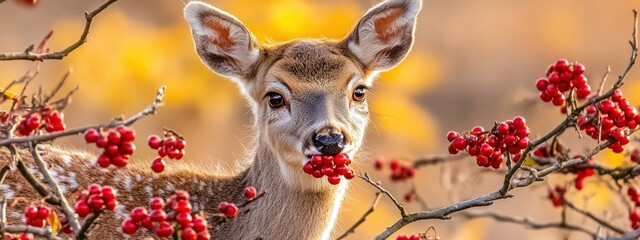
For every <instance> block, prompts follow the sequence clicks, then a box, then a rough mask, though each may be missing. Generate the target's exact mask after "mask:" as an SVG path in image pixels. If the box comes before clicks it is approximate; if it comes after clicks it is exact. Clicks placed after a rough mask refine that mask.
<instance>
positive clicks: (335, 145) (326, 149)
mask: <svg viewBox="0 0 640 240" xmlns="http://www.w3.org/2000/svg"><path fill="white" fill-rule="evenodd" d="M313 144H314V145H315V146H316V148H318V151H320V152H321V153H322V154H323V155H331V156H335V155H338V153H340V152H342V149H344V136H343V135H342V133H316V134H315V136H314V137H313Z"/></svg>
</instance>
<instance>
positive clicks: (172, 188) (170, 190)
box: [164, 182, 176, 192]
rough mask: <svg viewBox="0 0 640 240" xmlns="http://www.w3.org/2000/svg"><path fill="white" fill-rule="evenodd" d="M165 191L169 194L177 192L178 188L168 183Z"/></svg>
mask: <svg viewBox="0 0 640 240" xmlns="http://www.w3.org/2000/svg"><path fill="white" fill-rule="evenodd" d="M164 189H166V190H167V192H173V191H175V190H176V187H175V186H173V183H170V182H168V183H167V185H166V186H165V187H164Z"/></svg>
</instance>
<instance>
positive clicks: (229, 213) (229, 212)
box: [224, 203, 238, 218]
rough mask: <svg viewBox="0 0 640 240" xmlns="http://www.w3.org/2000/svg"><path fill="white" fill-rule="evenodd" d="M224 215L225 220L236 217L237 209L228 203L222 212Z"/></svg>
mask: <svg viewBox="0 0 640 240" xmlns="http://www.w3.org/2000/svg"><path fill="white" fill-rule="evenodd" d="M224 215H225V216H226V217H227V218H234V217H235V216H236V215H238V207H236V205H235V204H233V203H230V204H229V205H227V207H226V208H225V210H224Z"/></svg>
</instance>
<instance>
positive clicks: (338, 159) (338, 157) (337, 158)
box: [333, 154, 348, 166]
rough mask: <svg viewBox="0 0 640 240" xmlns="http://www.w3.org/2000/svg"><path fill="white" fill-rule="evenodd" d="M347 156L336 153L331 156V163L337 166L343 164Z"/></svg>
mask: <svg viewBox="0 0 640 240" xmlns="http://www.w3.org/2000/svg"><path fill="white" fill-rule="evenodd" d="M347 159H348V157H347V156H346V155H345V154H338V155H336V156H335V157H334V158H333V163H334V164H335V165H338V166H342V165H345V164H346V163H347Z"/></svg>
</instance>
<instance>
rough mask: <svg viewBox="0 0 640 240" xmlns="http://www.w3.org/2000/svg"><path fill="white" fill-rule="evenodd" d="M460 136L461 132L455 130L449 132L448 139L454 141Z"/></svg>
mask: <svg viewBox="0 0 640 240" xmlns="http://www.w3.org/2000/svg"><path fill="white" fill-rule="evenodd" d="M459 136H460V134H459V133H457V132H454V131H450V132H448V133H447V140H449V142H451V141H453V139H456V138H458V137H459Z"/></svg>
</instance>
